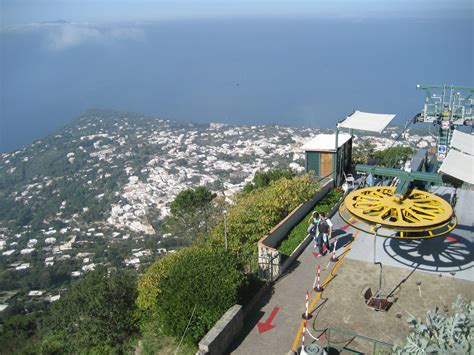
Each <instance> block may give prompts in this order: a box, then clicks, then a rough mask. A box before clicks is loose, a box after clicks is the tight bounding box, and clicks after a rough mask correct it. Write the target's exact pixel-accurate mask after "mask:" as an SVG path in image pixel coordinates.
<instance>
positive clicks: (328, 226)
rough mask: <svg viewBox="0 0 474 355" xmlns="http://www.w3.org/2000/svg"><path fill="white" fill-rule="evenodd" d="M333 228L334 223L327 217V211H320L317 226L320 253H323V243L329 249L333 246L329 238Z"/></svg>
mask: <svg viewBox="0 0 474 355" xmlns="http://www.w3.org/2000/svg"><path fill="white" fill-rule="evenodd" d="M332 228H333V224H332V222H331V220H330V219H329V218H326V213H325V212H320V213H319V223H318V226H317V232H318V237H317V243H318V246H319V254H321V255H324V254H323V245H326V248H327V250H328V251H329V250H330V249H331V248H330V246H329V238H331V235H332Z"/></svg>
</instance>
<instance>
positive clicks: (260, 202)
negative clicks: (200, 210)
mask: <svg viewBox="0 0 474 355" xmlns="http://www.w3.org/2000/svg"><path fill="white" fill-rule="evenodd" d="M318 190H319V184H318V183H317V182H315V181H313V180H311V178H310V177H309V175H307V174H305V175H302V176H297V177H294V178H292V179H287V178H282V179H279V180H277V181H273V182H272V183H270V185H269V186H267V187H265V188H261V189H257V190H253V191H252V192H250V193H241V194H239V195H237V197H236V201H235V204H234V205H233V206H231V207H230V208H229V211H228V215H227V239H228V243H229V248H231V249H232V250H234V251H245V252H255V249H256V247H255V243H256V242H257V241H258V240H259V239H260V238H262V237H263V236H264V235H265V234H266V233H268V232H269V231H270V230H271V229H272V228H273V227H274V226H276V225H277V224H278V223H279V222H280V221H281V220H283V219H284V218H285V217H286V216H287V215H288V214H289V213H290V212H291V211H292V210H293V209H295V208H296V207H297V206H298V205H300V204H301V203H303V202H305V201H307V200H309V199H310V198H312V197H313V196H314V195H315V194H316V192H317V191H318ZM211 243H212V244H214V245H219V246H222V245H224V223H223V222H221V223H219V224H218V225H217V226H216V227H214V228H213V230H212V232H211Z"/></svg>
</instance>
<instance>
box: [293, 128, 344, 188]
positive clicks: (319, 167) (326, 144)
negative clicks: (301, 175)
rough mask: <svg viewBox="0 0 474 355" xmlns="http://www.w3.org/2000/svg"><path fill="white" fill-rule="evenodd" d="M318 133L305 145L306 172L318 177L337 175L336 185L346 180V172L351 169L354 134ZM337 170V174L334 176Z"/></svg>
mask: <svg viewBox="0 0 474 355" xmlns="http://www.w3.org/2000/svg"><path fill="white" fill-rule="evenodd" d="M337 146H338V148H337V154H336V134H318V135H317V136H316V137H314V138H313V139H311V140H310V141H309V142H307V143H305V144H304V145H303V147H302V148H303V149H304V151H305V155H306V172H312V173H313V174H314V175H315V176H316V177H317V178H323V177H329V178H331V177H335V179H334V180H335V183H336V186H340V185H341V184H342V183H343V182H344V174H343V172H344V173H346V174H348V173H349V172H350V171H351V159H352V136H351V135H350V134H347V133H339V134H338V136H337ZM334 171H336V174H335V175H336V176H334Z"/></svg>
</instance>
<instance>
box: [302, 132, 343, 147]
mask: <svg viewBox="0 0 474 355" xmlns="http://www.w3.org/2000/svg"><path fill="white" fill-rule="evenodd" d="M349 139H351V135H350V134H347V133H339V135H338V138H337V143H338V144H337V145H338V147H339V148H340V147H342V146H343V145H344V144H345V143H346V142H347V141H348V140H349ZM335 147H336V135H335V134H318V135H317V136H316V137H314V138H313V139H311V140H310V141H309V142H306V143H305V144H304V145H303V147H302V148H303V149H304V150H305V151H306V152H321V151H328V152H335V151H336V149H335Z"/></svg>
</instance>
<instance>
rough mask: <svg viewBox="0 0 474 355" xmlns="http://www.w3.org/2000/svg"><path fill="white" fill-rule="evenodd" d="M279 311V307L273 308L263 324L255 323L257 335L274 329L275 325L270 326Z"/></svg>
mask: <svg viewBox="0 0 474 355" xmlns="http://www.w3.org/2000/svg"><path fill="white" fill-rule="evenodd" d="M279 310H280V307H274V308H273V310H272V313H271V314H270V316H269V317H268V319H267V321H266V322H265V323H262V322H258V323H257V327H258V332H259V333H265V332H266V331H268V330H270V329H273V328H275V327H276V325H274V324H272V320H273V318H275V316H276V315H277V313H278V311H279Z"/></svg>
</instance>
